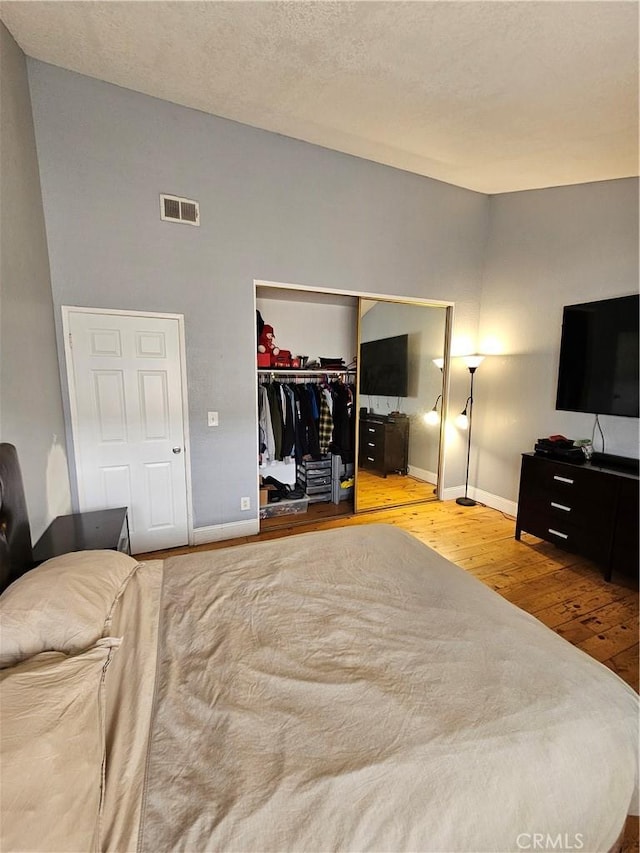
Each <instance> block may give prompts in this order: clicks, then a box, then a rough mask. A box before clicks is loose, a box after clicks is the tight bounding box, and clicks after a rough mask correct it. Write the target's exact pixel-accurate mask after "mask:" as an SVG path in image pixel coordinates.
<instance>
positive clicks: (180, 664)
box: [139, 525, 638, 853]
mask: <svg viewBox="0 0 640 853" xmlns="http://www.w3.org/2000/svg"><path fill="white" fill-rule="evenodd" d="M159 642H160V644H159V648H158V659H159V665H158V675H157V683H156V696H155V710H154V716H153V721H152V732H151V740H150V748H149V754H148V758H147V781H146V791H145V796H144V802H143V807H142V825H141V832H140V840H139V849H140V850H142V851H146V853H158V851H168V850H185V851H205V850H206V851H325V850H336V851H361V850H362V851H364V850H379V851H423V850H424V851H427V850H431V851H485V850H494V851H507V850H519V849H533V847H532V846H531V845H532V843H533V841H532V836H533V834H534V833H543V834H545V836H547V835H548V836H550V837H552V838H553V839H554V840H555V839H557V837H558V836H561V837H562V838H561V842H562V843H561V845H560V846H557V841H554V845H553V848H551V847H547V849H555V850H560V849H562V850H564V849H570V850H576V849H577V850H580V849H582V850H584V851H597V850H603V851H605V850H608V849H609V847H610V846H611V845H612V844H613V842H614V841H615V839H616V837H617V836H618V834H619V833H620V830H621V826H622V823H623V821H624V816H625V814H626V811H627V808H628V807H629V805H630V803H631V802H632V799H633V797H634V796H635V795H634V789H635V786H636V773H637V714H638V705H637V697H636V695H635V694H634V693H633V691H632V690H631V689H630V688H628V687H627V686H626V685H625V684H624V683H623V682H622V681H621V680H620V679H618V678H617V676H615V675H614V674H613V673H611V672H610V671H609V670H607V669H606V668H605V667H603V666H601V665H600V664H598V663H596V662H595V661H593V660H592V659H590V658H589V657H587V656H586V655H585V654H583V653H582V652H580V651H579V650H577V649H575V648H573V647H572V646H571V645H569V644H568V643H567V642H566V641H564V640H563V639H561V638H560V637H558V636H557V635H555V634H554V633H553V632H552V631H550V630H548V629H547V628H545V627H544V626H543V625H541V624H540V623H539V622H538V621H537V620H535V619H533V618H532V617H530V616H528V615H527V614H525V613H523V612H522V611H520V610H518V609H517V608H515V607H513V606H512V605H510V604H508V603H507V602H505V601H504V600H503V599H501V598H500V597H499V596H497V595H496V594H495V593H493V592H492V591H491V590H489V589H488V588H486V587H485V586H483V585H482V584H481V583H479V582H478V581H476V580H474V579H473V578H471V577H470V576H468V575H467V574H466V573H465V572H464V571H462V570H461V569H459V568H457V567H455V566H453V565H452V564H451V563H450V562H448V561H447V560H445V559H443V558H441V557H439V556H438V555H437V554H436V553H435V552H433V551H432V550H431V549H429V548H427V547H426V546H424V545H422V544H421V543H419V542H418V541H417V540H416V539H414V538H412V537H411V536H409V535H408V534H406V533H403V532H402V531H399V530H397V529H395V528H391V527H387V526H382V525H380V526H378V525H375V526H369V525H366V526H362V527H353V528H347V529H342V530H337V531H333V532H323V533H313V534H307V535H299V536H292V537H288V538H286V539H283V540H278V541H275V542H268V543H261V544H259V545H248V546H239V547H234V548H229V549H225V550H222V551H213V552H208V553H203V554H195V555H191V556H186V557H177V558H173V559H170V560H168V561H166V563H165V567H164V589H163V613H162V615H161V624H160V640H159ZM527 845H529V846H527Z"/></svg>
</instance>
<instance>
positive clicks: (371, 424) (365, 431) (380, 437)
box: [360, 421, 385, 443]
mask: <svg viewBox="0 0 640 853" xmlns="http://www.w3.org/2000/svg"><path fill="white" fill-rule="evenodd" d="M384 431H385V424H379V423H376V422H375V421H365V422H364V423H361V424H360V441H364V442H366V441H377V442H378V443H380V442H382V441H384Z"/></svg>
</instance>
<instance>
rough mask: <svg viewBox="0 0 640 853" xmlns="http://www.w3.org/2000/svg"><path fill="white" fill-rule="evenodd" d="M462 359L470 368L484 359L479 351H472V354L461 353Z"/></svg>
mask: <svg viewBox="0 0 640 853" xmlns="http://www.w3.org/2000/svg"><path fill="white" fill-rule="evenodd" d="M462 360H463V361H464V363H465V364H466V365H467V367H468V368H469V369H471V368H476V367H478V366H479V365H480V364H481V363H482V362H483V361H484V356H483V355H480V354H479V353H473V355H463V356H462Z"/></svg>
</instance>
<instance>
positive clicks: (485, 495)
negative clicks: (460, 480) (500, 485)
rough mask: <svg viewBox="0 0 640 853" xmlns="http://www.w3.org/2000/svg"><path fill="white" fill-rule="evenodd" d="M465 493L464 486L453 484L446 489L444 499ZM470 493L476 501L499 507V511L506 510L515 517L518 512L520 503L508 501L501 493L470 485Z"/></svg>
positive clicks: (505, 511) (450, 498)
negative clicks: (495, 493) (496, 493)
mask: <svg viewBox="0 0 640 853" xmlns="http://www.w3.org/2000/svg"><path fill="white" fill-rule="evenodd" d="M463 495H464V486H453V487H452V488H451V489H445V490H444V495H443V499H444V500H445V501H454V500H455V499H456V498H461V497H462V496H463ZM468 495H469V497H470V498H473V500H474V501H478V503H481V504H485V505H486V506H489V507H491V509H497V510H498V511H499V512H504V513H506V515H512V516H513V517H514V518H515V517H516V515H517V513H518V504H517V503H516V502H515V501H508V500H507V499H506V498H501V497H500V495H494V494H492V493H491V492H485V491H484V489H476V488H475V487H474V486H469V490H468Z"/></svg>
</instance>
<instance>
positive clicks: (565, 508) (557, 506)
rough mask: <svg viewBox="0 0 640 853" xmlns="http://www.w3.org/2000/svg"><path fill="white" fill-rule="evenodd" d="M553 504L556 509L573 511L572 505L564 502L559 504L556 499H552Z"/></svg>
mask: <svg viewBox="0 0 640 853" xmlns="http://www.w3.org/2000/svg"><path fill="white" fill-rule="evenodd" d="M551 506H553V507H555V508H556V509H562V510H564V511H565V512H571V507H570V506H565V505H564V504H557V503H556V502H555V501H551Z"/></svg>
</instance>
